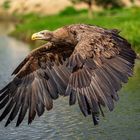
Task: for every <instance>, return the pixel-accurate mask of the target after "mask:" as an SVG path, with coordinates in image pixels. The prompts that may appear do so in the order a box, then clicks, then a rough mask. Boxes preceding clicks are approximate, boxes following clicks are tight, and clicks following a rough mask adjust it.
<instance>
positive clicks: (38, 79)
mask: <svg viewBox="0 0 140 140" xmlns="http://www.w3.org/2000/svg"><path fill="white" fill-rule="evenodd" d="M61 47H62V48H61ZM61 47H60V46H54V45H53V44H51V43H47V44H45V45H44V46H41V47H40V48H38V49H36V50H34V51H33V52H31V53H30V54H29V56H27V57H26V58H25V59H24V60H23V62H22V63H21V64H20V65H19V66H18V67H17V68H16V69H15V71H14V72H13V74H15V75H16V76H15V78H14V79H13V81H11V82H10V83H9V84H8V85H7V86H5V87H4V88H3V89H2V90H0V109H3V108H4V107H5V108H4V111H3V113H2V114H1V115H0V121H2V120H3V119H4V118H5V117H6V116H7V115H8V113H9V112H10V115H9V117H8V120H7V122H6V124H5V126H7V125H8V124H9V123H10V122H11V121H12V120H13V119H14V118H15V117H16V115H17V114H18V119H17V124H16V126H18V125H19V124H20V123H21V122H22V120H23V119H24V116H25V114H26V112H27V110H28V109H29V113H28V123H29V124H30V123H31V122H32V120H33V119H34V117H35V116H36V113H37V115H38V116H41V115H42V114H43V112H44V110H45V107H46V109H47V110H50V109H51V108H52V107H53V99H56V98H58V96H59V94H62V95H64V93H65V90H66V87H67V83H68V77H69V75H70V73H69V72H68V70H67V69H66V67H65V63H66V61H67V58H68V57H69V56H70V55H71V53H72V51H73V50H70V48H69V47H67V46H61Z"/></svg>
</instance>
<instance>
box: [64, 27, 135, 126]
mask: <svg viewBox="0 0 140 140" xmlns="http://www.w3.org/2000/svg"><path fill="white" fill-rule="evenodd" d="M83 32H84V31H83ZM79 38H80V41H79V43H78V45H77V46H76V47H75V50H74V52H73V54H72V55H71V56H70V59H69V62H68V64H67V66H68V68H70V69H71V72H72V74H71V76H70V78H69V84H68V86H67V90H66V94H70V100H69V103H70V105H72V104H75V102H76V99H77V100H78V103H79V106H80V109H81V111H82V113H83V114H84V115H85V116H87V115H89V114H92V116H93V121H94V124H98V120H99V117H98V116H99V113H100V112H101V113H102V115H104V114H103V111H102V109H101V105H102V106H108V108H109V110H110V111H112V110H113V108H114V101H113V100H115V101H117V100H118V94H117V91H118V90H119V89H120V88H121V86H122V82H123V83H126V82H127V81H128V77H129V76H131V75H132V71H133V67H134V61H135V58H136V54H135V52H134V51H133V50H132V49H131V45H130V44H129V43H128V42H127V41H126V40H125V39H123V38H122V37H120V36H119V35H118V34H117V32H114V31H112V30H103V29H102V30H101V31H100V30H97V32H96V31H95V30H94V32H93V33H91V31H90V32H89V33H81V36H80V37H79Z"/></svg>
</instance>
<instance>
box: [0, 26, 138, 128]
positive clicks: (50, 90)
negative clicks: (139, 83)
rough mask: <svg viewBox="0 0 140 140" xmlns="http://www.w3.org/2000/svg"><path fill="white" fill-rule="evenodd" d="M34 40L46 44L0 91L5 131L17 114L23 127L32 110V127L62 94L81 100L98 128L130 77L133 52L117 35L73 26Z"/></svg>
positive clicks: (31, 55) (44, 33)
mask: <svg viewBox="0 0 140 140" xmlns="http://www.w3.org/2000/svg"><path fill="white" fill-rule="evenodd" d="M32 39H33V40H39V39H41V40H46V41H47V43H46V44H44V45H43V46H40V47H39V48H37V49H35V50H33V51H32V52H31V53H30V54H29V55H28V56H27V57H26V58H25V59H24V60H23V61H22V62H21V64H19V66H18V67H17V68H16V69H15V70H14V72H13V75H15V77H14V79H13V80H12V81H11V82H10V83H9V84H8V85H7V86H5V87H4V88H3V89H2V90H0V109H3V108H4V111H3V112H2V114H1V115H0V121H2V120H3V119H4V118H5V117H6V116H7V115H8V114H9V116H8V119H7V122H6V124H5V126H7V125H8V124H9V123H10V122H11V121H12V120H13V119H14V118H15V117H16V116H17V115H18V117H17V124H16V126H19V125H20V123H21V122H22V121H23V119H24V116H25V115H26V112H27V111H28V124H30V123H31V122H32V121H33V120H34V118H35V116H36V114H37V115H38V116H41V115H42V114H43V112H44V111H45V109H47V110H50V109H52V107H53V100H55V99H57V98H58V97H59V95H62V96H67V95H68V96H69V104H70V105H73V104H75V102H76V101H78V104H79V107H80V110H81V111H82V113H83V115H84V116H87V115H90V114H92V118H93V122H94V124H95V125H96V124H98V122H99V114H100V113H101V114H102V115H104V114H103V111H102V106H107V107H108V108H109V110H110V111H112V110H113V108H114V101H117V100H118V99H119V98H118V94H117V91H118V90H119V89H120V88H121V87H122V83H126V82H127V81H128V77H129V76H132V73H133V67H134V62H135V58H136V54H135V52H134V51H133V50H132V49H131V45H130V44H129V43H128V42H127V40H126V39H124V38H122V37H121V36H120V35H119V32H118V30H108V29H103V28H100V27H97V26H92V25H85V24H73V25H69V26H65V27H62V28H59V29H57V30H55V31H48V30H44V31H41V32H38V33H35V34H33V35H32Z"/></svg>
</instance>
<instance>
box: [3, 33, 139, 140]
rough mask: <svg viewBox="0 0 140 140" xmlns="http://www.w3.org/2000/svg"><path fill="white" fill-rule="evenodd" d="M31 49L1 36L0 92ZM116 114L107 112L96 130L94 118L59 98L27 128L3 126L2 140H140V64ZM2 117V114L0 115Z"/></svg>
mask: <svg viewBox="0 0 140 140" xmlns="http://www.w3.org/2000/svg"><path fill="white" fill-rule="evenodd" d="M29 51H30V49H29V46H28V45H26V44H24V43H22V42H19V41H17V40H15V39H13V38H11V37H8V36H6V35H0V89H1V88H2V87H3V86H4V85H5V84H6V83H7V82H8V81H9V80H10V79H11V78H10V74H11V73H12V71H13V70H14V68H15V67H16V66H17V65H18V64H19V62H20V61H21V60H22V59H23V58H24V57H25V56H26V55H27V54H28V53H29ZM119 95H120V100H119V102H118V103H117V104H116V107H115V110H114V111H113V112H109V111H107V109H105V115H106V117H105V118H102V117H101V120H100V125H98V126H93V123H92V119H91V116H89V117H86V118H85V117H83V115H82V114H81V112H80V111H79V108H78V105H77V104H76V105H74V106H71V107H69V105H68V98H63V97H61V98H59V99H57V100H56V101H55V102H54V107H53V109H52V110H51V111H49V112H48V111H46V112H45V113H44V115H43V116H41V117H40V118H38V117H36V119H35V121H33V123H32V124H31V125H27V116H26V118H25V120H24V122H23V123H22V124H21V126H20V127H18V128H17V127H15V121H13V122H12V123H11V124H10V125H9V126H8V127H6V128H5V127H4V123H5V120H4V121H3V122H0V140H29V139H30V140H139V139H140V103H139V102H140V61H137V62H136V66H135V74H134V77H133V78H131V79H130V80H129V83H128V84H126V85H125V86H124V88H123V89H122V90H121V91H120V93H119ZM0 113H1V112H0Z"/></svg>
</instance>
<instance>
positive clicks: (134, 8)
mask: <svg viewBox="0 0 140 140" xmlns="http://www.w3.org/2000/svg"><path fill="white" fill-rule="evenodd" d="M11 1H12V0H3V4H1V9H3V11H4V12H1V20H8V19H9V20H11V21H14V22H15V23H16V24H15V25H16V26H15V30H14V31H12V32H10V35H12V36H14V37H16V38H18V39H20V40H23V41H25V42H29V43H33V42H31V40H30V36H31V34H32V33H34V32H37V31H40V30H43V29H49V30H54V29H56V28H59V27H61V26H64V25H68V24H73V23H87V24H93V25H97V26H102V27H105V28H117V29H119V30H120V31H121V35H123V36H124V37H125V38H126V39H128V40H129V41H130V43H131V44H132V46H133V47H134V49H135V50H136V51H137V52H140V30H139V28H140V7H139V6H140V2H138V1H137V0H130V1H129V0H62V1H61V0H60V2H59V0H58V2H56V5H54V6H53V5H52V7H51V10H50V11H53V10H52V9H53V8H54V11H55V9H56V8H57V3H58V4H60V5H63V3H62V2H63V1H68V3H69V2H70V3H71V4H65V3H64V7H63V8H60V10H58V11H55V12H54V13H53V12H52V13H49V12H48V13H46V11H49V8H48V9H47V5H49V4H50V3H51V1H50V3H49V1H44V3H43V5H46V9H45V10H40V11H39V10H38V11H36V9H37V8H38V7H41V4H42V3H41V1H40V3H39V2H38V3H36V5H35V7H34V8H32V10H27V9H29V7H30V5H29V4H28V6H27V5H25V4H23V7H22V8H21V7H19V9H18V8H17V9H16V8H15V9H14V10H13V11H12V12H11V11H10V10H9V9H10V6H11V5H12V2H11ZM23 3H24V2H23ZM54 3H55V2H54ZM21 4H22V3H21ZM30 4H31V6H33V3H30ZM39 4H40V5H39ZM80 4H82V6H81V7H80V6H79V7H80V8H79V7H78V6H77V5H80ZM24 5H25V6H24ZM83 5H84V6H83ZM17 6H18V4H17ZM20 6H21V5H20ZM77 7H78V8H77ZM20 10H21V11H20ZM9 11H10V12H11V13H10V12H9ZM26 11H28V12H26ZM9 13H10V14H9ZM37 45H38V44H37ZM37 45H35V46H37Z"/></svg>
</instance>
